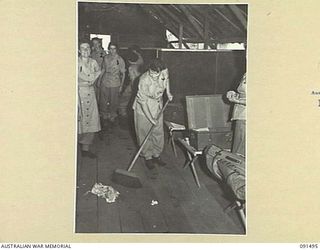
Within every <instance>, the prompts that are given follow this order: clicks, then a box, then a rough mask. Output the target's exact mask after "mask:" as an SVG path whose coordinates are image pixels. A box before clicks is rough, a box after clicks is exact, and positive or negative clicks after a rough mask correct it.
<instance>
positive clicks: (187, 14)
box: [179, 5, 204, 39]
mask: <svg viewBox="0 0 320 250" xmlns="http://www.w3.org/2000/svg"><path fill="white" fill-rule="evenodd" d="M179 8H180V9H181V10H182V11H183V13H184V14H185V16H186V17H187V19H188V20H189V22H190V23H191V24H192V26H193V28H194V29H195V30H196V31H197V33H198V35H199V36H200V37H201V39H204V36H203V29H202V27H201V26H200V25H199V24H198V23H197V22H196V20H195V18H194V17H193V16H192V14H191V13H190V11H189V10H188V9H187V8H186V6H184V5H179Z"/></svg>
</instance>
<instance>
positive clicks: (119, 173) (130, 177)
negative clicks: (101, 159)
mask: <svg viewBox="0 0 320 250" xmlns="http://www.w3.org/2000/svg"><path fill="white" fill-rule="evenodd" d="M112 181H113V182H115V183H117V184H120V185H122V186H126V187H132V188H141V187H142V184H141V181H140V179H139V177H138V176H137V175H136V174H134V173H132V172H129V171H127V170H124V169H116V170H115V171H114V172H113V175H112Z"/></svg>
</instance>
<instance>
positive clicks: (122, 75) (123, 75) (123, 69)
mask: <svg viewBox="0 0 320 250" xmlns="http://www.w3.org/2000/svg"><path fill="white" fill-rule="evenodd" d="M119 64H120V65H119V67H120V81H121V82H120V88H119V92H121V91H122V88H123V83H124V79H125V78H126V65H125V63H124V61H123V59H122V58H121V57H120V59H119Z"/></svg>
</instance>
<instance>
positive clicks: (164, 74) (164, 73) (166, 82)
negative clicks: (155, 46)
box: [161, 69, 173, 101]
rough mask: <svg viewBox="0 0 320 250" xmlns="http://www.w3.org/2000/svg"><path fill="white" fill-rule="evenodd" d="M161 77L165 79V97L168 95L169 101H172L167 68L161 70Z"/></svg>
mask: <svg viewBox="0 0 320 250" xmlns="http://www.w3.org/2000/svg"><path fill="white" fill-rule="evenodd" d="M161 77H164V78H165V79H164V81H165V86H166V93H167V97H168V99H169V101H172V99H173V95H172V94H171V91H170V80H169V70H168V69H165V70H163V76H161Z"/></svg>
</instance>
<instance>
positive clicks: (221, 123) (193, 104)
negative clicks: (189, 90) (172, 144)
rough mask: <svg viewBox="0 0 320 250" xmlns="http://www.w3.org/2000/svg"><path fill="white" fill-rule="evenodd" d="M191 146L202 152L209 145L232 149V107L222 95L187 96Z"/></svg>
mask: <svg viewBox="0 0 320 250" xmlns="http://www.w3.org/2000/svg"><path fill="white" fill-rule="evenodd" d="M186 105H187V117H188V129H189V136H190V145H191V146H193V147H194V148H196V149H197V150H202V149H203V148H204V147H206V146H208V145H213V144H214V145H217V146H219V147H221V148H223V149H230V148H231V142H232V131H231V121H230V119H229V116H230V105H229V104H228V103H226V102H225V101H224V99H223V96H222V95H195V96H186Z"/></svg>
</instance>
